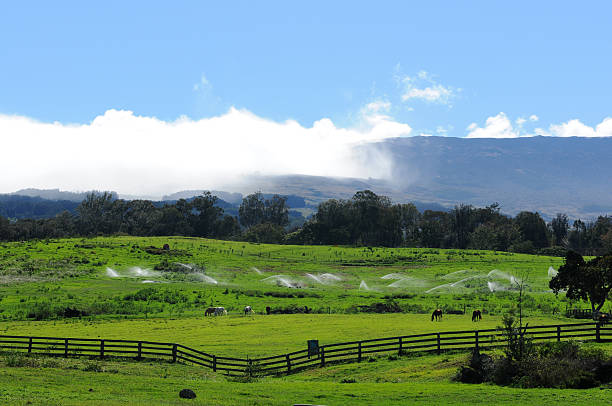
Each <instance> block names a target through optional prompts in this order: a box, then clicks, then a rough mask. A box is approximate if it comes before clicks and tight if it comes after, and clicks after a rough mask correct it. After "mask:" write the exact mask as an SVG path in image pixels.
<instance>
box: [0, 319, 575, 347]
mask: <svg viewBox="0 0 612 406" xmlns="http://www.w3.org/2000/svg"><path fill="white" fill-rule="evenodd" d="M525 322H526V323H529V325H532V326H536V325H546V324H561V323H568V322H569V323H571V322H576V320H571V319H565V318H551V317H546V316H541V317H534V316H532V317H527V318H526V319H525ZM500 324H501V317H500V316H485V317H484V319H483V320H482V321H481V322H479V323H472V321H471V319H470V316H469V315H465V316H463V315H446V316H445V317H444V320H443V321H442V322H432V321H431V319H430V317H429V315H422V314H330V315H326V314H308V315H307V314H294V315H271V316H250V317H249V316H247V317H245V316H226V317H208V318H204V317H198V318H181V319H168V318H163V319H147V320H144V319H136V320H132V319H127V320H101V321H92V322H90V321H41V322H35V321H28V322H4V323H0V334H4V335H37V336H56V337H75V338H104V339H112V338H115V339H128V340H143V341H146V340H150V341H161V342H176V343H179V344H183V345H187V346H192V347H193V348H196V349H201V350H203V351H206V352H209V353H212V354H216V355H223V356H240V357H244V356H247V355H248V356H251V357H258V356H270V355H281V354H284V353H287V352H292V351H297V350H302V349H305V348H306V340H309V339H318V340H319V342H320V344H321V345H324V344H332V343H337V342H345V341H354V340H365V339H370V338H384V337H395V336H399V335H409V334H418V333H428V332H441V331H457V330H473V329H486V328H495V327H497V326H499V325H500Z"/></svg>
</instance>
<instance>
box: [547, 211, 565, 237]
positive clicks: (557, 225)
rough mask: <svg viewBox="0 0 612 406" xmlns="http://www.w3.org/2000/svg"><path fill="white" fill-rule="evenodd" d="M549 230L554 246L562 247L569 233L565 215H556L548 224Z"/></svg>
mask: <svg viewBox="0 0 612 406" xmlns="http://www.w3.org/2000/svg"><path fill="white" fill-rule="evenodd" d="M550 228H551V230H552V235H553V238H554V244H555V245H563V244H564V243H565V239H566V238H567V233H568V231H569V220H568V218H567V215H566V214H562V213H557V215H556V216H555V218H554V219H552V221H551V222H550Z"/></svg>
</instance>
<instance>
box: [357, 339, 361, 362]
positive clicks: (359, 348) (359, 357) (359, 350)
mask: <svg viewBox="0 0 612 406" xmlns="http://www.w3.org/2000/svg"><path fill="white" fill-rule="evenodd" d="M357 362H361V341H359V344H358V347H357Z"/></svg>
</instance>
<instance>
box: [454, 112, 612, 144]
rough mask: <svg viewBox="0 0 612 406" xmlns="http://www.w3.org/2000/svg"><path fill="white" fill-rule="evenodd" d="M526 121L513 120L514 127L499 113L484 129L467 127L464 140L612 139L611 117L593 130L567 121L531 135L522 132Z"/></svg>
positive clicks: (487, 122)
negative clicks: (539, 137)
mask: <svg viewBox="0 0 612 406" xmlns="http://www.w3.org/2000/svg"><path fill="white" fill-rule="evenodd" d="M537 120H538V117H537V116H536V115H535V114H534V115H531V116H529V121H530V122H535V121H537ZM526 122H527V120H525V119H524V118H522V117H519V118H518V119H516V120H515V124H516V127H514V126H513V125H512V122H511V121H510V119H509V118H508V116H507V115H506V114H505V113H503V112H501V113H499V114H498V115H496V116H493V117H489V118H487V121H486V123H485V126H484V127H479V126H478V125H477V124H476V123H472V124H470V125H469V126H468V127H467V131H468V135H467V136H466V138H517V137H533V136H534V135H541V136H546V137H612V117H607V118H605V119H604V120H603V121H602V122H601V123H599V124H598V125H597V126H596V127H595V128H593V127H590V126H588V125H586V124H583V123H582V122H581V121H580V120H577V119H574V120H569V121H567V122H565V123H562V124H552V125H551V126H550V127H549V129H548V130H544V129H542V128H536V129H535V130H534V131H533V134H530V133H526V132H524V130H523V124H525V123H526Z"/></svg>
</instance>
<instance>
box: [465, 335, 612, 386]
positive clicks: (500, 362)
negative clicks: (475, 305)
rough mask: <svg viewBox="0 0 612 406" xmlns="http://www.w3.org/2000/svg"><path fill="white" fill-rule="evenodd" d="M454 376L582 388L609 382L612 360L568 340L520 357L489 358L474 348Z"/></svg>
mask: <svg viewBox="0 0 612 406" xmlns="http://www.w3.org/2000/svg"><path fill="white" fill-rule="evenodd" d="M485 357H486V358H485ZM456 379H457V380H458V381H460V382H464V383H482V382H495V383H496V384H498V385H512V386H516V387H521V388H560V389H562V388H572V389H586V388H593V387H596V386H599V385H600V384H602V383H607V382H610V381H612V359H606V356H605V353H604V352H603V351H601V350H599V349H588V348H587V349H585V348H583V347H582V346H581V345H580V344H579V343H577V342H572V341H567V342H555V343H546V344H543V345H541V346H540V347H538V348H537V349H535V350H534V351H531V352H529V353H528V355H527V354H523V357H522V358H518V357H516V356H515V355H511V356H508V355H507V356H503V357H499V358H498V359H496V360H493V359H492V358H491V357H489V356H482V355H480V354H478V352H477V351H475V352H474V354H472V357H471V359H470V364H469V365H468V366H463V367H461V368H460V370H459V371H458V373H457V376H456Z"/></svg>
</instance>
